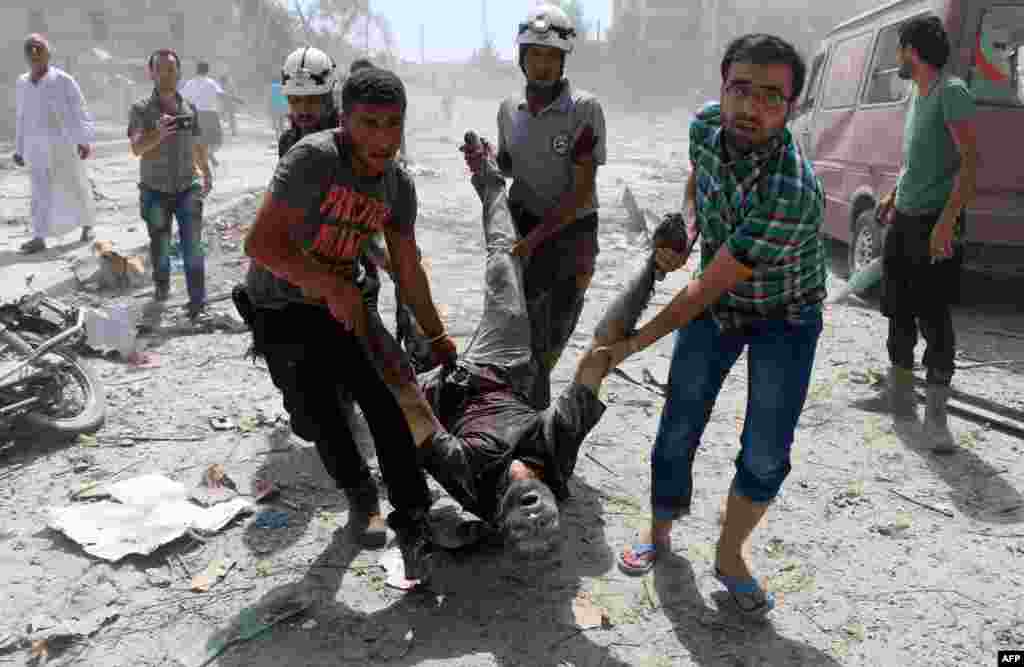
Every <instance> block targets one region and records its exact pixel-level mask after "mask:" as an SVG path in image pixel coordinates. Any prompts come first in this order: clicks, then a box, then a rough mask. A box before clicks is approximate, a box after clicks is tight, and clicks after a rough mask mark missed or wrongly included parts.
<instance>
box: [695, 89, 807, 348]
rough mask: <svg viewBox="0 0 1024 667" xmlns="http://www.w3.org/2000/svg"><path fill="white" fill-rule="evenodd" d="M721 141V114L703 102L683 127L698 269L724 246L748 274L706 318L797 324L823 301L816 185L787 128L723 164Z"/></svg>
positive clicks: (725, 325)
mask: <svg viewBox="0 0 1024 667" xmlns="http://www.w3.org/2000/svg"><path fill="white" fill-rule="evenodd" d="M723 141H724V136H723V133H722V120H721V108H720V106H719V105H718V104H709V105H707V106H705V107H704V108H703V109H701V111H699V112H698V113H697V115H696V116H695V117H694V119H693V121H692V122H691V123H690V163H691V165H692V167H693V169H694V170H695V171H696V181H697V224H698V226H699V227H700V232H701V271H704V270H706V269H707V267H708V266H709V265H710V264H711V261H712V260H713V259H714V257H715V254H716V253H717V252H718V251H719V249H720V248H721V247H722V246H723V245H724V246H725V247H727V248H728V249H729V252H730V253H731V254H732V255H733V257H735V258H736V259H737V260H738V261H739V262H741V263H743V264H745V265H746V266H748V267H750V268H751V270H753V272H754V275H753V276H751V277H750V279H749V280H746V281H743V282H741V283H740V284H738V285H736V287H734V288H733V289H732V290H730V291H729V292H727V293H726V294H725V295H724V296H723V297H722V298H721V299H720V300H719V301H718V302H717V303H715V304H714V305H712V307H711V314H712V316H713V317H714V318H715V321H716V322H718V324H719V326H720V327H721V328H722V329H723V330H730V329H741V328H743V327H744V326H746V325H747V324H750V323H752V322H753V321H757V320H764V319H779V318H783V319H790V320H799V319H801V317H802V316H806V313H807V309H808V307H817V308H820V304H821V302H823V301H824V300H825V296H826V293H825V277H826V270H827V269H826V255H825V243H824V239H823V238H822V235H821V226H822V222H823V217H824V212H825V196H824V191H823V189H822V187H821V183H820V182H819V181H818V178H817V176H815V174H814V170H813V168H812V167H811V164H810V162H809V161H808V160H806V159H804V157H803V155H802V154H801V152H800V148H799V146H798V145H797V143H796V142H795V141H794V140H793V135H792V134H791V133H790V132H789V130H788V129H785V130H783V132H782V134H781V136H780V137H779V138H778V139H777V140H776V141H775V142H773V143H772V144H771V145H769V146H767V147H765V148H762V149H759V150H757V151H755V152H753V153H751V154H749V155H745V156H743V157H741V158H739V159H736V160H732V161H730V162H728V163H727V162H725V160H724V159H723V153H722V142H723Z"/></svg>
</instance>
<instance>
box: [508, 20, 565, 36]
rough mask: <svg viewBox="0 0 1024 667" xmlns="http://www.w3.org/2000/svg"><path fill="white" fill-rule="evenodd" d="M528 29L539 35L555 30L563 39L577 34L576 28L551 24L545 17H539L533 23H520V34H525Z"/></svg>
mask: <svg viewBox="0 0 1024 667" xmlns="http://www.w3.org/2000/svg"><path fill="white" fill-rule="evenodd" d="M527 30H530V31H532V32H535V33H537V34H538V35H544V34H547V33H548V32H549V31H550V32H554V33H555V34H556V35H558V36H559V37H560V38H562V39H569V38H570V37H575V36H576V30H575V29H574V28H560V27H558V26H555V25H551V24H550V23H548V22H547V21H546V20H545V19H537V20H536V21H533V22H532V23H520V24H519V34H520V35H521V34H523V33H524V32H526V31H527Z"/></svg>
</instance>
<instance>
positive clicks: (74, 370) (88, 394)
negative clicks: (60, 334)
mask: <svg viewBox="0 0 1024 667" xmlns="http://www.w3.org/2000/svg"><path fill="white" fill-rule="evenodd" d="M19 337H20V338H22V339H23V340H24V341H26V342H27V343H29V345H31V346H32V347H35V346H36V345H37V344H38V343H40V342H42V339H41V337H39V336H38V335H36V334H31V333H27V332H20V333H19ZM53 357H59V358H60V359H61V363H60V373H61V375H62V380H64V382H65V384H66V385H67V384H71V383H74V384H75V385H76V386H77V388H78V389H79V390H80V391H81V400H80V405H77V406H75V407H76V408H77V409H76V410H75V411H74V413H72V414H52V413H51V412H50V411H41V410H34V411H31V412H27V413H25V414H24V415H22V417H21V420H22V421H23V423H24V424H25V425H27V426H29V427H30V428H32V429H33V430H39V431H46V432H49V433H59V434H61V435H78V434H81V433H94V432H96V431H98V430H99V429H100V427H101V426H103V422H104V420H105V418H106V412H107V409H106V396H105V394H104V391H103V385H102V384H100V381H99V379H98V378H97V377H96V375H95V374H94V373H93V372H92V370H91V369H90V368H89V367H88V366H86V365H85V364H84V363H83V362H82V361H81V360H79V359H78V357H77V356H76V355H74V354H73V353H71V352H68V351H66V350H61V349H55V350H50V351H49V352H47V353H46V354H45V355H43V357H42V358H43V359H46V358H50V359H53ZM54 361H56V360H55V359H54ZM61 389H62V390H63V389H65V387H61ZM65 403H66V401H65V402H61V403H60V404H59V405H58V407H64V405H65Z"/></svg>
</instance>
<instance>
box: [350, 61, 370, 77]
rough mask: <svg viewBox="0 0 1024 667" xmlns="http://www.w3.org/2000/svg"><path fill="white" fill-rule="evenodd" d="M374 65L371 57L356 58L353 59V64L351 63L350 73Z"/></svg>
mask: <svg viewBox="0 0 1024 667" xmlns="http://www.w3.org/2000/svg"><path fill="white" fill-rule="evenodd" d="M373 66H374V65H373V61H372V60H370V59H369V58H356V59H355V60H353V61H352V64H351V65H349V68H348V73H349V74H355V73H356V72H358V71H359V70H364V69H369V68H371V67H373Z"/></svg>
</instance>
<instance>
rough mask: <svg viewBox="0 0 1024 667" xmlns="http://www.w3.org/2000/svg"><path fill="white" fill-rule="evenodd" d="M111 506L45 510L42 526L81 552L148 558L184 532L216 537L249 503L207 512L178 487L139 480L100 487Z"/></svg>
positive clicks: (242, 500)
mask: <svg viewBox="0 0 1024 667" xmlns="http://www.w3.org/2000/svg"><path fill="white" fill-rule="evenodd" d="M106 492H107V493H108V494H109V495H110V496H111V498H113V500H114V501H116V502H113V501H101V502H97V503H88V504H78V505H70V506H67V507H48V508H47V510H46V513H47V516H48V517H49V520H48V522H47V525H48V526H49V527H50V528H52V529H54V530H57V531H60V532H62V533H64V534H65V535H67V537H69V538H70V539H72V540H74V541H75V542H77V543H78V544H79V545H81V546H82V548H83V549H84V550H85V551H86V553H89V554H92V555H93V556H96V557H97V558H102V559H103V560H107V561H111V562H116V561H118V560H120V559H122V558H124V557H125V556H127V555H129V554H141V555H149V554H151V553H153V552H154V551H156V550H157V549H158V548H159V547H160V546H162V545H164V544H167V543H169V542H173V541H174V540H176V539H178V538H179V537H181V536H183V535H185V534H186V533H187V532H188V531H189V530H195V531H197V532H200V533H216V532H217V531H219V530H221V529H223V528H224V527H225V526H226V525H228V524H229V523H231V521H232V520H233V519H234V518H235V517H237V516H238V515H239V514H242V513H243V512H251V511H252V508H253V505H254V503H253V500H252V498H246V497H239V498H235V499H233V500H230V501H228V502H224V503H219V504H217V505H214V506H213V507H200V506H199V505H197V504H196V503H194V502H191V501H190V500H189V499H188V493H189V492H188V490H187V489H186V488H185V485H184V484H181V483H180V482H175V481H174V480H171V479H168V478H167V477H164V476H163V475H143V476H141V477H135V478H133V479H127V480H124V481H121V482H117V483H116V484H112V485H110V486H109V487H107V488H106Z"/></svg>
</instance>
